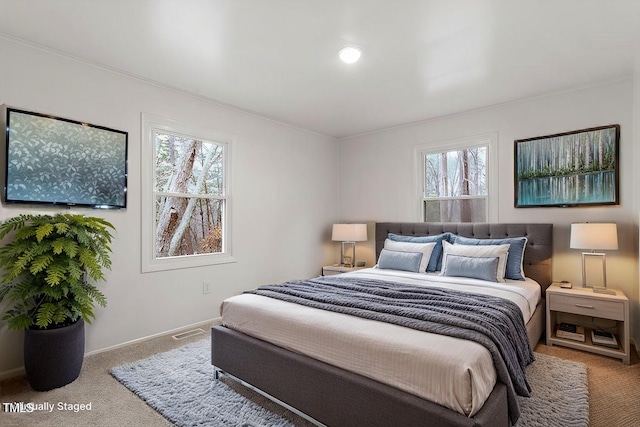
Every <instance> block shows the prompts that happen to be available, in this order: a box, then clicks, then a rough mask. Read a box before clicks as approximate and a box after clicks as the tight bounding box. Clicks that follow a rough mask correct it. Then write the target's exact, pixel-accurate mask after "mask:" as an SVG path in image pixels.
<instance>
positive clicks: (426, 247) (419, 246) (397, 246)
mask: <svg viewBox="0 0 640 427" xmlns="http://www.w3.org/2000/svg"><path fill="white" fill-rule="evenodd" d="M435 246H436V242H432V243H412V242H396V241H394V240H389V239H385V241H384V248H385V249H389V250H390V251H398V252H420V253H422V260H421V261H420V273H426V272H427V265H429V259H430V258H431V252H433V248H434V247H435Z"/></svg>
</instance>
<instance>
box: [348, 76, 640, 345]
mask: <svg viewBox="0 0 640 427" xmlns="http://www.w3.org/2000/svg"><path fill="white" fill-rule="evenodd" d="M633 93H634V86H633V79H632V78H629V79H625V80H621V81H617V82H611V83H608V84H602V85H599V86H594V87H590V88H584V89H581V90H576V91H571V92H566V93H560V94H555V95H550V96H545V97H540V98H536V99H530V100H523V101H520V102H515V103H509V104H504V105H499V106H494V107H490V108H485V109H482V110H478V111H473V112H469V113H465V114H458V115H453V116H448V117H442V118H439V119H435V120H429V121H424V122H420V123H415V124H412V125H407V126H402V127H397V128H394V129H388V130H385V131H381V132H375V133H371V134H367V135H361V136H357V137H351V138H346V139H343V140H340V141H339V144H338V177H339V191H338V193H339V196H338V197H339V201H338V206H339V211H338V217H339V218H341V219H345V220H347V219H348V220H350V221H353V222H356V221H368V222H374V221H418V220H419V218H418V216H417V213H418V195H417V194H416V189H415V180H416V178H415V173H416V172H415V167H414V148H415V147H416V146H419V145H424V144H429V143H433V144H438V143H439V142H441V141H447V140H451V139H455V138H465V137H471V136H475V135H482V134H488V133H492V132H497V133H498V167H499V174H498V181H499V184H498V189H499V191H498V194H492V195H491V197H492V200H493V202H497V204H498V218H497V219H496V221H499V222H550V223H553V224H554V257H553V278H554V280H571V281H573V282H574V283H581V280H582V279H581V255H580V252H579V251H576V250H572V249H569V229H570V224H571V223H572V222H583V221H591V222H598V221H600V222H616V223H617V224H618V237H619V247H620V249H619V250H618V251H611V252H610V253H608V255H607V278H608V279H607V280H608V283H609V284H610V285H611V286H615V287H618V288H620V289H622V290H623V291H624V292H625V294H626V295H627V296H628V297H629V299H630V301H631V316H632V322H631V327H632V337H634V338H635V342H636V343H640V327H639V326H638V323H639V312H640V310H639V309H638V248H637V241H636V239H637V235H638V230H637V212H635V209H636V208H635V206H636V203H635V202H634V198H635V197H636V196H635V194H636V193H637V187H636V186H635V185H634V184H635V182H634V177H635V176H636V175H635V174H634V169H635V168H637V164H638V163H637V162H634V155H637V154H636V153H635V152H636V151H637V150H634V144H633V141H634V135H633V117H632V112H633ZM616 123H617V124H620V126H621V138H620V201H621V203H620V205H619V206H608V207H578V208H527V209H522V208H521V209H516V208H514V207H513V205H514V200H513V197H514V191H513V190H514V185H513V155H514V153H513V150H514V140H516V139H522V138H529V137H536V136H542V135H549V134H554V133H560V132H566V131H572V130H578V129H584V128H588V127H594V126H600V125H608V124H616ZM496 199H497V200H496ZM372 245H373V243H372V242H371V241H370V242H368V245H367V246H368V247H366V248H363V249H361V250H360V251H359V253H360V256H366V257H367V259H366V262H367V263H368V264H369V263H373V262H374V261H375V260H374V258H375V255H374V250H373V246H372ZM361 246H365V245H359V246H358V247H359V248H360V247H361Z"/></svg>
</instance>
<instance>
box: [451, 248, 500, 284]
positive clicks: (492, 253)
mask: <svg viewBox="0 0 640 427" xmlns="http://www.w3.org/2000/svg"><path fill="white" fill-rule="evenodd" d="M510 246H511V245H509V244H504V245H456V244H453V245H452V244H451V243H449V242H447V241H446V240H443V241H442V248H443V250H444V252H443V255H442V269H443V270H444V269H445V267H444V265H445V263H446V262H447V255H462V256H468V257H477V258H486V257H498V274H497V279H498V282H500V283H504V275H505V269H506V267H507V254H508V253H509V247H510ZM441 274H442V273H441Z"/></svg>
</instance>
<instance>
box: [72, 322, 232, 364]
mask: <svg viewBox="0 0 640 427" xmlns="http://www.w3.org/2000/svg"><path fill="white" fill-rule="evenodd" d="M221 321H222V318H221V317H216V318H214V319H209V320H204V321H202V322H198V323H192V324H190V325H186V326H181V327H179V328H175V329H170V330H168V331H164V332H158V333H157V334H153V335H148V336H146V337H142V338H136V339H135V340H131V341H127V342H123V343H122V344H116V345H112V346H110V347H105V348H101V349H98V350H93V351H90V352H88V353H85V354H84V356H85V357H87V356H93V355H94V354H100V353H104V352H105V351H111V350H115V349H118V348H122V347H126V346H129V345H132V344H138V343H141V342H144V341H148V340H150V339H153V338H158V337H162V336H165V335H174V334H176V333H179V332H182V331H186V330H189V329H193V328H195V327H197V326H202V325H203V324H208V323H212V324H213V323H220V322H221Z"/></svg>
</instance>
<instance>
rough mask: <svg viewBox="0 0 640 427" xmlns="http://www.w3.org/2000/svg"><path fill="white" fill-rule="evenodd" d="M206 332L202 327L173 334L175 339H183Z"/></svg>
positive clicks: (172, 336)
mask: <svg viewBox="0 0 640 427" xmlns="http://www.w3.org/2000/svg"><path fill="white" fill-rule="evenodd" d="M200 334H204V331H203V330H202V329H200V328H198V329H192V330H190V331H186V332H181V333H179V334H175V335H171V338H173V339H174V340H183V339H185V338H190V337H195V336H196V335H200Z"/></svg>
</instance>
